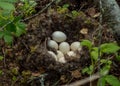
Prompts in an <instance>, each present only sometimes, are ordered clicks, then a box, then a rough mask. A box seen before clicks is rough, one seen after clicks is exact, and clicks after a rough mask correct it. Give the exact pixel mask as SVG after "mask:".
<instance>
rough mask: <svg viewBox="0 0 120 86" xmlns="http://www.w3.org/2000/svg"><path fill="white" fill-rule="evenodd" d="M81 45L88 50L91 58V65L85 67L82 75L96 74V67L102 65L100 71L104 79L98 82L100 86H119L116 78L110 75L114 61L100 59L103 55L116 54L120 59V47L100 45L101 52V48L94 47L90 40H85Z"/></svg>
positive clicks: (112, 44) (119, 82)
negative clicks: (106, 84)
mask: <svg viewBox="0 0 120 86" xmlns="http://www.w3.org/2000/svg"><path fill="white" fill-rule="evenodd" d="M81 45H82V46H86V47H87V48H88V50H89V53H90V57H91V65H90V66H89V67H85V68H84V69H83V70H82V73H87V74H89V75H91V74H92V73H94V70H95V65H97V64H100V65H102V67H101V69H100V74H101V76H102V77H101V78H100V79H99V80H98V86H105V83H106V82H107V83H108V84H110V85H112V86H119V85H120V81H119V80H118V79H117V78H116V77H115V76H113V75H109V74H108V73H109V70H110V67H111V64H112V61H111V60H108V59H102V58H101V59H99V58H98V57H99V56H100V57H101V56H102V55H103V54H115V55H116V56H117V57H119V55H118V51H119V50H120V47H119V46H118V45H117V44H115V43H104V44H101V45H100V50H99V47H94V46H93V44H92V42H91V41H89V40H83V41H82V42H81ZM101 82H102V83H101Z"/></svg>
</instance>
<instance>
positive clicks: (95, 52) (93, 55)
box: [90, 47, 98, 61]
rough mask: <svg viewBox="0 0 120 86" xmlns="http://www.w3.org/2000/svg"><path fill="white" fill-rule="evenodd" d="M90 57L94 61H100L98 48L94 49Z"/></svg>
mask: <svg viewBox="0 0 120 86" xmlns="http://www.w3.org/2000/svg"><path fill="white" fill-rule="evenodd" d="M90 56H91V58H92V59H94V60H95V61H97V60H98V48H97V47H94V48H93V49H92V51H91V52H90Z"/></svg>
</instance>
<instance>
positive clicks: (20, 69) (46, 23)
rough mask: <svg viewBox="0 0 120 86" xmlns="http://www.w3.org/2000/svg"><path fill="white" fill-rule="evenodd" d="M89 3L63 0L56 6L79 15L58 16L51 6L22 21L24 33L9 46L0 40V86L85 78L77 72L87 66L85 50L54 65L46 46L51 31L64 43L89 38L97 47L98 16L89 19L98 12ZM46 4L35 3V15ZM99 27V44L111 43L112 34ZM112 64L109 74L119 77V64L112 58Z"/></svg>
mask: <svg viewBox="0 0 120 86" xmlns="http://www.w3.org/2000/svg"><path fill="white" fill-rule="evenodd" d="M91 1H92V0H80V1H79V0H74V1H73V0H64V1H61V2H60V3H59V6H62V5H63V4H66V3H69V4H70V7H69V8H68V9H69V11H68V12H67V13H68V14H69V13H71V11H72V10H76V11H78V10H79V11H80V12H81V15H79V16H77V17H76V18H71V17H69V16H66V15H65V13H62V14H61V13H58V11H56V9H57V7H56V5H55V4H53V5H51V8H48V9H47V10H45V11H44V12H42V13H41V14H39V15H37V16H36V17H34V18H32V19H29V20H27V21H25V23H26V24H27V28H26V30H27V32H26V34H24V35H22V36H21V37H19V38H14V42H13V44H12V46H8V45H6V44H5V43H4V41H3V40H0V55H2V56H4V60H3V61H0V69H2V71H3V73H2V74H1V75H0V86H44V85H42V84H43V83H44V84H45V86H60V85H63V84H70V83H71V82H74V81H77V80H81V79H84V78H85V77H88V76H89V75H87V74H82V73H81V71H82V69H83V68H84V67H86V66H88V65H89V64H90V56H89V52H88V50H87V49H86V48H84V47H83V49H82V51H81V52H80V53H79V54H80V58H79V59H78V58H75V59H71V60H68V62H67V63H65V64H63V63H59V62H56V61H55V60H54V59H53V58H52V56H51V55H49V54H48V53H47V51H48V50H50V49H49V48H48V47H47V45H46V44H47V40H48V38H49V37H51V34H52V33H53V32H54V31H63V32H64V33H65V34H66V35H67V40H66V41H67V42H68V43H72V42H74V41H82V40H83V39H89V40H91V41H92V42H93V44H94V45H96V46H98V44H99V40H100V39H99V29H98V26H99V21H98V20H99V16H98V17H95V18H94V17H92V16H93V15H96V14H97V13H99V10H98V7H97V5H96V4H95V3H93V2H91ZM49 2H50V0H40V1H37V3H38V5H37V6H36V12H39V11H40V10H41V9H43V8H44V7H45V5H46V4H48V3H49ZM33 15H34V14H33ZM102 26H103V28H104V29H103V30H102V38H101V40H102V43H106V42H114V41H115V39H114V37H113V34H112V33H111V31H110V30H109V28H108V27H107V25H106V23H104V24H103V25H102ZM84 29H87V32H83V33H82V32H81V31H82V30H84ZM54 52H56V51H54ZM68 58H69V57H68ZM113 63H114V64H113V65H112V68H111V70H110V74H113V75H115V76H117V77H119V78H120V69H119V66H120V63H119V62H117V61H116V60H114V59H113ZM96 71H97V70H96ZM94 83H95V82H94ZM84 86H88V85H84Z"/></svg>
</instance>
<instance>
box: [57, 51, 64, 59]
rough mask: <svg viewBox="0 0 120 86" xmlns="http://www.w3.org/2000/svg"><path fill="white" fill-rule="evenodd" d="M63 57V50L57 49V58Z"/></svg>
mask: <svg viewBox="0 0 120 86" xmlns="http://www.w3.org/2000/svg"><path fill="white" fill-rule="evenodd" d="M61 57H64V54H63V53H62V52H61V51H59V50H58V51H57V58H58V59H59V58H61Z"/></svg>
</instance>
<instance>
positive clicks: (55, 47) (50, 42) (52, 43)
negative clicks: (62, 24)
mask: <svg viewBox="0 0 120 86" xmlns="http://www.w3.org/2000/svg"><path fill="white" fill-rule="evenodd" d="M47 44H48V47H50V48H54V49H56V50H57V49H58V44H57V42H55V41H54V40H49V41H48V43H47Z"/></svg>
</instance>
